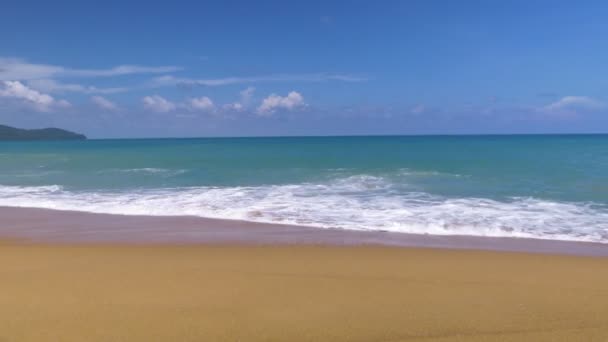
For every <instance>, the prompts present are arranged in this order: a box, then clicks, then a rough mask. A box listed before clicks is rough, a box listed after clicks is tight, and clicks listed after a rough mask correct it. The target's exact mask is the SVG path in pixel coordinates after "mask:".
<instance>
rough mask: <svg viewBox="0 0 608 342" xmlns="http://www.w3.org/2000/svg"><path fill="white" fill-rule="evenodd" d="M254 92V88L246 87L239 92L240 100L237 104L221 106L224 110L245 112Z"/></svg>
mask: <svg viewBox="0 0 608 342" xmlns="http://www.w3.org/2000/svg"><path fill="white" fill-rule="evenodd" d="M254 92H255V88H254V87H247V88H246V89H243V90H241V91H240V92H239V96H240V99H239V101H237V102H233V103H229V104H225V105H224V106H223V108H224V109H226V110H230V111H236V112H240V111H243V110H245V109H246V108H247V107H249V105H250V104H251V99H252V98H253V93H254Z"/></svg>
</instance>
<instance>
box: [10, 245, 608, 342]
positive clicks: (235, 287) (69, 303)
mask: <svg viewBox="0 0 608 342" xmlns="http://www.w3.org/2000/svg"><path fill="white" fill-rule="evenodd" d="M0 341H2V342H8V341H79V342H80V341H600V342H607V341H608V258H590V257H570V256H549V255H532V254H515V253H499V252H479V251H451V250H432V249H403V248H382V247H313V246H265V247H264V246H257V247H256V246H83V245H80V246H65V245H63V246H62V245H25V244H14V243H13V244H8V243H5V244H0Z"/></svg>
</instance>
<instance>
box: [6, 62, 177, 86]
mask: <svg viewBox="0 0 608 342" xmlns="http://www.w3.org/2000/svg"><path fill="white" fill-rule="evenodd" d="M178 70H181V68H180V67H176V66H156V67H149V66H140V65H119V66H115V67H112V68H108V69H74V68H68V67H64V66H59V65H49V64H36V63H29V62H27V61H25V60H23V59H19V58H6V57H0V80H2V81H14V80H17V81H25V80H35V79H48V78H52V77H70V76H71V77H111V76H122V75H129V74H159V73H167V72H174V71H178Z"/></svg>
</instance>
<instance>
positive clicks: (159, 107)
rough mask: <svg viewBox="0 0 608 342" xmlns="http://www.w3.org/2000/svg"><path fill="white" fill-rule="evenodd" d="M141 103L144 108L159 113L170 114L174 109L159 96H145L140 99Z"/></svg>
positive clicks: (172, 104)
mask: <svg viewBox="0 0 608 342" xmlns="http://www.w3.org/2000/svg"><path fill="white" fill-rule="evenodd" d="M142 102H143V104H144V107H145V108H147V109H149V110H152V111H155V112H160V113H166V112H170V111H172V110H175V108H176V105H175V104H174V103H173V102H171V101H168V100H166V99H165V98H163V97H161V96H159V95H152V96H146V97H144V98H143V99H142Z"/></svg>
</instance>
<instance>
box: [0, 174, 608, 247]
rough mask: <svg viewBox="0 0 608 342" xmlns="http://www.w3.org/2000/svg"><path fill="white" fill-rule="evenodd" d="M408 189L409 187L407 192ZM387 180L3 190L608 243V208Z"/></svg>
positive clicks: (111, 206) (279, 219)
mask: <svg viewBox="0 0 608 342" xmlns="http://www.w3.org/2000/svg"><path fill="white" fill-rule="evenodd" d="M399 186H400V187H401V188H402V187H403V185H402V184H400V185H399ZM395 187H396V185H395V184H393V183H391V182H390V181H388V180H387V179H385V178H383V177H377V176H370V175H356V176H351V177H343V178H338V179H333V180H330V181H326V182H317V183H301V184H287V185H264V186H241V187H239V186H233V187H228V186H226V187H176V188H158V189H131V190H122V191H109V190H105V191H71V190H69V189H65V188H63V187H61V186H57V185H50V186H38V187H35V186H30V187H19V186H0V205H2V206H15V207H37V208H47V209H59V210H78V211H87V212H94V213H108V214H122V215H161V216H182V215H192V216H201V217H208V218H220V219H234V220H248V221H256V222H268V223H286V224H297V225H305V226H311V227H318V228H338V229H354V230H381V231H391V232H403V233H415V234H431V235H469V236H490V237H521V238H539V239H551V240H570V241H590V242H601V243H608V208H606V207H605V206H601V205H598V204H594V203H574V202H558V201H549V200H543V199H538V198H530V197H525V198H524V197H513V198H508V199H506V200H495V199H488V198H471V197H468V198H457V197H445V196H438V195H432V194H429V193H426V192H423V191H415V189H412V190H411V191H403V190H402V189H400V190H399V191H397V190H396V188H395Z"/></svg>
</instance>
